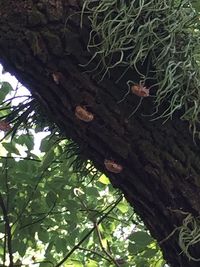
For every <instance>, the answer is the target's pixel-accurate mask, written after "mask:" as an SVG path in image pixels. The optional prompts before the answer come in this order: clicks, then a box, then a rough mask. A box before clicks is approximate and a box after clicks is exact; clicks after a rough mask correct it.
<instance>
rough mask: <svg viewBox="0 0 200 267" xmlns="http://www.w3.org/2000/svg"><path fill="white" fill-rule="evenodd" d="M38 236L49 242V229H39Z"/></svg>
mask: <svg viewBox="0 0 200 267" xmlns="http://www.w3.org/2000/svg"><path fill="white" fill-rule="evenodd" d="M38 238H39V239H40V240H41V241H42V242H44V243H47V242H48V241H49V233H48V231H44V230H43V229H41V230H40V231H38Z"/></svg>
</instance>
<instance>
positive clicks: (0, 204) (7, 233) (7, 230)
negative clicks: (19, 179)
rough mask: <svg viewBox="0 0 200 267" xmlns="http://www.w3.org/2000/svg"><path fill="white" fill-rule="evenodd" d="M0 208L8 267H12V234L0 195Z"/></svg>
mask: <svg viewBox="0 0 200 267" xmlns="http://www.w3.org/2000/svg"><path fill="white" fill-rule="evenodd" d="M0 207H1V209H2V212H3V218H4V222H5V228H6V230H5V232H6V235H7V247H8V254H9V260H10V264H9V267H13V266H14V265H13V253H12V234H11V227H10V223H9V218H8V211H7V210H6V206H5V204H4V201H3V197H2V195H1V193H0Z"/></svg>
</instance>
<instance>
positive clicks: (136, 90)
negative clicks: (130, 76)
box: [131, 84, 149, 97]
mask: <svg viewBox="0 0 200 267" xmlns="http://www.w3.org/2000/svg"><path fill="white" fill-rule="evenodd" d="M131 92H132V93H133V94H135V95H137V96H140V97H147V96H149V89H148V88H146V87H145V86H143V85H140V84H134V85H132V86H131Z"/></svg>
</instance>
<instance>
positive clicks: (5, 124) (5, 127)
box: [0, 121, 11, 132]
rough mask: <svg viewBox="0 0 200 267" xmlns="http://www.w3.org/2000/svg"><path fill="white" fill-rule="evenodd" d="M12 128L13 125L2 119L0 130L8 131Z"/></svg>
mask: <svg viewBox="0 0 200 267" xmlns="http://www.w3.org/2000/svg"><path fill="white" fill-rule="evenodd" d="M10 130H11V126H10V124H9V123H8V122H6V121H0V131H4V132H8V131H10Z"/></svg>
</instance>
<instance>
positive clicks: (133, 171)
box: [0, 0, 200, 267]
mask: <svg viewBox="0 0 200 267" xmlns="http://www.w3.org/2000/svg"><path fill="white" fill-rule="evenodd" d="M80 10H81V6H80V1H79V0H77V1H76V0H38V1H36V0H35V1H33V0H26V1H24V0H18V1H15V0H2V1H0V62H1V63H2V64H3V66H4V67H5V69H6V70H8V71H9V72H11V73H12V74H14V75H15V76H16V77H17V79H18V80H19V81H21V82H22V83H23V85H25V86H26V87H27V88H28V89H30V91H31V92H32V95H33V96H34V97H35V98H36V99H37V100H38V101H39V102H40V104H41V105H42V106H43V108H44V110H45V112H46V114H48V117H49V118H50V120H51V121H53V122H55V123H56V124H57V126H58V127H59V128H60V129H61V131H62V132H63V133H64V134H65V135H66V137H67V138H72V139H73V140H74V141H75V142H77V143H78V144H79V145H80V146H81V147H84V152H83V153H84V155H85V156H86V157H87V158H89V159H91V160H92V161H93V163H94V165H95V166H96V167H97V168H98V169H99V170H100V171H103V172H104V173H106V174H107V175H108V177H109V178H110V180H111V183H112V184H113V186H114V187H116V188H119V189H120V190H121V191H122V192H123V194H124V196H125V197H126V199H127V200H128V201H129V203H130V204H131V205H132V206H133V207H134V209H135V211H136V212H137V213H138V214H139V215H140V216H141V218H142V220H143V221H144V223H145V224H146V226H147V227H148V229H149V230H150V232H151V234H152V236H153V237H154V238H155V239H156V240H157V241H158V243H159V244H160V247H161V249H162V252H163V255H164V258H165V259H166V261H167V262H168V263H169V264H170V266H172V267H182V266H184V267H196V266H199V263H198V261H197V262H196V261H192V260H190V261H189V260H188V258H187V257H186V256H185V254H184V253H183V252H182V251H181V249H180V247H179V244H178V230H177V231H174V229H176V227H179V226H181V225H182V223H183V219H184V218H185V217H186V215H187V214H192V215H193V216H194V217H197V216H199V215H200V202H199V197H200V175H199V174H200V164H199V160H200V153H199V152H200V149H199V144H198V143H197V144H195V143H194V141H193V138H192V135H191V133H190V132H189V126H188V124H187V123H185V122H183V121H181V120H180V119H179V117H178V114H177V116H174V117H173V120H169V121H167V122H166V123H165V124H163V122H162V121H160V120H154V121H152V120H151V117H148V116H143V115H142V114H150V113H151V112H152V105H153V101H152V98H146V99H144V100H143V102H142V104H141V106H140V108H139V109H138V111H137V112H136V113H135V114H134V115H133V116H132V117H131V118H128V117H129V115H130V114H131V112H132V111H133V110H134V108H135V107H136V106H137V103H138V101H139V100H140V98H139V97H137V96H133V95H130V94H129V95H128V96H127V98H126V99H125V100H124V101H122V102H121V103H118V102H119V100H120V99H122V97H123V95H124V93H125V92H126V90H127V86H126V83H125V81H127V80H129V79H130V78H131V75H135V73H134V72H133V73H131V72H130V73H127V74H126V75H125V76H124V77H123V79H122V80H121V81H120V83H115V81H116V80H117V79H118V77H119V76H118V75H119V72H118V70H116V71H113V72H112V73H111V77H110V78H109V77H107V76H106V77H105V78H104V79H103V81H101V82H100V81H99V77H98V75H97V76H95V75H94V74H95V71H94V72H90V73H88V72H85V70H86V69H85V68H83V67H81V66H80V64H85V63H87V62H88V61H89V60H90V58H91V55H90V54H89V53H88V51H87V49H86V47H87V40H88V37H89V27H88V26H87V21H86V22H85V23H84V27H83V28H82V29H81V28H80ZM72 14H74V15H72ZM94 64H95V63H93V62H92V63H91V65H89V66H88V68H89V67H90V69H91V70H92V69H94V68H95V65H94ZM55 77H57V78H55ZM57 79H58V80H57ZM77 106H82V107H86V108H87V110H88V111H89V112H91V113H92V114H93V115H94V119H93V120H92V121H91V122H84V121H82V120H80V119H78V118H77V117H76V116H75V109H76V107H77ZM105 159H113V160H115V161H116V162H117V163H118V164H120V165H121V166H123V170H122V171H121V172H120V173H117V174H114V173H112V172H109V171H108V170H107V169H106V168H105V165H104V160H105ZM173 231H174V233H173ZM171 233H173V234H171ZM170 234H171V235H170ZM199 248H200V245H199V244H197V245H196V246H195V247H193V248H192V249H191V251H190V252H191V255H192V256H193V257H195V258H200V249H199Z"/></svg>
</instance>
